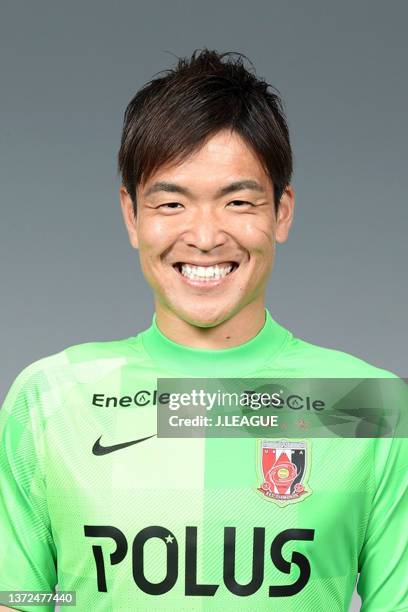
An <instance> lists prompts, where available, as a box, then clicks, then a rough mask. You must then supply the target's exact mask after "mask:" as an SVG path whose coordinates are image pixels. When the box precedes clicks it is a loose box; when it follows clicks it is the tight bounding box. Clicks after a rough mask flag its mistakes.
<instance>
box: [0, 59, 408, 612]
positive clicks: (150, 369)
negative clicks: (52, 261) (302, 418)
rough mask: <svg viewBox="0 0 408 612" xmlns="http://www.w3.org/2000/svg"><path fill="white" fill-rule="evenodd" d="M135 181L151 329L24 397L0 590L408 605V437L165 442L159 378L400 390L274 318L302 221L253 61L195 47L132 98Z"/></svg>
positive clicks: (5, 437) (128, 146)
mask: <svg viewBox="0 0 408 612" xmlns="http://www.w3.org/2000/svg"><path fill="white" fill-rule="evenodd" d="M119 169H120V172H121V176H122V185H121V188H120V201H121V207H122V213H123V218H124V221H125V225H126V228H127V231H128V234H129V239H130V242H131V245H132V246H133V247H134V248H135V249H137V250H138V252H139V256H140V262H141V267H142V270H143V274H144V276H145V278H146V280H147V282H148V284H149V285H150V287H151V289H152V291H153V295H154V300H155V313H154V315H153V320H152V324H151V326H150V327H149V328H148V329H146V330H143V331H141V332H139V333H137V334H136V335H132V336H130V337H129V338H126V339H121V340H117V341H113V342H90V343H86V344H81V345H76V346H71V347H69V348H67V349H65V350H63V351H61V352H60V353H57V354H55V355H51V356H49V357H45V358H43V359H40V360H38V361H37V362H35V363H34V364H31V365H30V366H29V367H27V368H25V370H23V372H22V373H21V374H20V375H19V376H18V377H17V379H16V380H15V381H14V383H13V385H12V387H11V389H10V391H9V393H8V395H7V398H6V401H5V403H4V407H3V409H2V411H1V412H0V432H1V451H0V466H1V473H0V479H1V492H2V497H1V502H0V541H1V542H2V547H1V551H0V590H1V591H12V592H17V591H18V592H21V591H41V592H46V593H50V592H52V591H53V590H54V588H55V586H56V585H57V583H58V586H59V590H60V591H74V592H75V593H76V605H77V609H78V610H81V611H82V610H83V611H85V610H86V611H88V610H101V611H110V610H153V609H154V610H197V611H198V610H201V611H204V610H222V609H223V610H235V609H240V610H248V611H249V610H270V609H275V610H279V612H285V611H289V610H290V611H299V612H316V611H320V610H322V611H326V610H332V611H333V612H334V611H339V612H346V611H347V610H348V609H349V604H350V600H351V597H352V593H353V588H354V585H355V583H356V579H357V576H358V573H359V572H360V578H359V582H358V590H359V593H360V595H361V597H362V600H363V608H362V609H363V610H364V612H379V611H381V612H386V611H387V610H388V611H389V612H391V611H395V610H401V611H402V610H404V609H408V608H407V606H408V602H407V599H406V567H407V564H408V559H407V537H406V518H407V497H406V491H407V467H408V462H407V452H406V444H405V441H404V440H403V439H400V438H382V439H381V438H379V439H376V438H360V439H348V438H333V439H326V438H321V439H307V440H299V439H297V440H292V439H290V440H289V439H284V436H282V433H279V432H278V433H277V434H276V436H269V435H268V436H266V437H263V438H254V437H244V438H238V437H237V438H196V437H192V438H162V437H158V436H157V435H156V433H157V415H158V411H162V410H164V408H163V407H162V406H161V404H160V397H158V394H157V381H158V379H160V378H183V377H184V378H189V377H191V378H203V377H208V378H210V379H211V378H232V377H234V378H237V379H255V378H268V379H276V378H284V377H291V378H294V379H295V378H309V379H313V378H330V377H332V378H364V379H365V378H396V377H395V376H394V375H393V374H392V373H390V372H388V371H386V370H382V369H379V368H377V367H375V366H373V365H370V364H368V363H366V362H364V361H362V360H360V359H358V358H356V357H353V356H351V355H348V354H346V353H343V352H340V351H335V350H331V349H326V348H322V347H319V346H316V345H313V344H310V343H307V342H305V341H303V340H301V339H299V338H296V337H294V335H293V334H292V333H291V332H290V331H289V330H287V329H285V328H284V327H282V326H281V325H280V324H279V323H278V322H277V321H276V320H275V319H274V318H273V317H272V315H271V313H270V312H269V310H268V309H267V308H266V306H265V291H266V286H267V283H268V280H269V277H270V274H271V271H272V268H273V263H274V259H275V254H276V245H277V243H282V242H284V241H285V240H286V239H287V237H288V233H289V230H290V226H291V223H292V220H293V212H294V192H293V189H292V187H291V185H290V180H291V175H292V154H291V147H290V141H289V134H288V129H287V125H286V121H285V117H284V115H283V112H282V105H281V102H280V99H279V97H278V95H277V93H276V92H275V91H274V90H273V89H272V88H271V87H270V86H269V85H268V84H267V83H266V82H264V81H263V80H262V79H259V78H258V77H256V75H255V74H254V73H253V72H250V71H249V70H248V69H246V68H245V66H244V62H243V60H242V57H241V56H240V55H239V54H238V55H237V54H235V55H234V54H219V53H217V52H216V51H209V50H206V49H205V50H204V51H202V52H200V53H198V52H195V53H194V54H193V56H192V57H191V58H189V59H182V60H180V61H179V63H178V65H177V67H176V68H175V69H174V70H169V71H167V72H166V74H165V75H164V76H161V77H160V78H156V79H155V80H153V81H151V82H150V83H148V84H147V85H145V86H144V87H143V88H142V89H141V90H140V91H139V92H138V93H137V94H136V96H135V97H134V98H133V100H131V102H130V104H129V106H128V108H127V110H126V113H125V120H124V126H123V134H122V141H121V146H120V151H119ZM315 407H316V409H317V405H315ZM292 408H294V405H292ZM10 597H14V599H12V598H9V599H7V601H6V603H7V604H8V605H9V607H11V608H15V609H18V610H31V609H34V608H32V606H30V601H29V600H27V599H26V600H24V601H23V600H22V599H21V593H20V594H18V593H14V595H11V596H10ZM16 597H17V599H16ZM43 609H44V607H43ZM45 609H47V610H52V609H53V605H52V603H48V604H47V605H45Z"/></svg>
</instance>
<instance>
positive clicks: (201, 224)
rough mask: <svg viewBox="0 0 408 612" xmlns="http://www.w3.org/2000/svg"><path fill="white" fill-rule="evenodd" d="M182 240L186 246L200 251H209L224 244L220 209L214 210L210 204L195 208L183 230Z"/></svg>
mask: <svg viewBox="0 0 408 612" xmlns="http://www.w3.org/2000/svg"><path fill="white" fill-rule="evenodd" d="M184 240H185V242H186V244H187V245H188V246H193V247H196V248H198V249H200V250H201V251H209V250H211V249H214V248H215V247H217V246H221V245H222V244H224V243H225V242H226V240H227V234H226V227H225V224H224V222H223V219H222V216H221V214H220V211H217V210H214V209H213V208H212V207H211V206H203V207H200V209H197V210H195V211H194V212H193V213H192V214H191V216H190V219H189V223H188V226H187V228H186V231H185V232H184Z"/></svg>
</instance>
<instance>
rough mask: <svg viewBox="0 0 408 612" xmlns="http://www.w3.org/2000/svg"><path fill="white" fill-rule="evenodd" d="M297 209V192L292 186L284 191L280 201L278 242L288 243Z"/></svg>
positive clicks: (277, 226) (277, 227)
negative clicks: (295, 209)
mask: <svg viewBox="0 0 408 612" xmlns="http://www.w3.org/2000/svg"><path fill="white" fill-rule="evenodd" d="M294 208H295V191H294V189H293V187H291V185H288V186H287V187H285V189H284V190H283V193H282V196H281V199H280V201H279V208H278V214H277V219H276V228H275V239H276V242H279V243H282V242H286V240H287V239H288V235H289V230H290V227H291V225H292V221H293V214H294Z"/></svg>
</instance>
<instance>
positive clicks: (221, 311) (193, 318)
mask: <svg viewBox="0 0 408 612" xmlns="http://www.w3.org/2000/svg"><path fill="white" fill-rule="evenodd" d="M233 312H234V309H233V308H226V307H222V308H203V307H202V306H199V307H195V308H194V307H192V308H185V307H184V308H183V312H178V313H177V316H178V317H180V318H181V319H183V320H184V321H185V322H186V323H189V324H190V325H194V327H202V328H208V327H216V326H217V325H220V324H221V323H223V322H224V321H226V320H228V319H229V318H230V317H231V316H232V314H233Z"/></svg>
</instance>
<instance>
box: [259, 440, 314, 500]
mask: <svg viewBox="0 0 408 612" xmlns="http://www.w3.org/2000/svg"><path fill="white" fill-rule="evenodd" d="M259 463H260V465H259V467H260V472H261V475H262V482H261V484H260V486H258V487H257V491H259V492H260V493H262V495H264V496H265V498H266V499H268V500H270V501H273V502H275V503H277V504H278V505H279V506H286V505H287V504H293V503H295V502H298V501H302V500H303V499H305V498H306V497H308V496H309V495H310V494H311V490H310V487H309V485H308V483H307V479H308V476H309V470H310V441H309V440H308V441H306V440H260V453H259Z"/></svg>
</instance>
